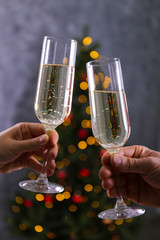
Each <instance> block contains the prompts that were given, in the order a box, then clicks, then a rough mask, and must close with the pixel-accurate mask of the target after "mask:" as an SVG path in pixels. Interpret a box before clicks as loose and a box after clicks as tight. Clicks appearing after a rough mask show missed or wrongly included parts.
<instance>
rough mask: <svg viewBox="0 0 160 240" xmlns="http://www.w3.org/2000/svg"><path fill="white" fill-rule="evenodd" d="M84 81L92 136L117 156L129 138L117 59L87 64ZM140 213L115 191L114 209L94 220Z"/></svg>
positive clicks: (124, 96) (127, 118)
mask: <svg viewBox="0 0 160 240" xmlns="http://www.w3.org/2000/svg"><path fill="white" fill-rule="evenodd" d="M87 77H88V84H89V102H90V107H91V121H92V131H93V134H94V136H95V138H96V140H97V141H98V142H99V144H100V145H101V146H102V147H104V148H105V149H107V150H108V151H109V153H110V154H115V153H118V151H119V149H120V148H121V147H122V146H123V145H124V144H125V142H126V141H127V139H128V138H129V135H130V122H129V116H128V109H127V102H126V95H125V91H124V85H123V77H122V70H121V64H120V59H118V58H106V59H101V60H97V61H91V62H88V63H87ZM116 181H118V179H117V178H116ZM144 212H145V211H144V209H142V208H140V207H138V208H137V207H135V208H134V207H127V206H126V204H125V202H124V201H123V198H122V196H121V195H120V189H119V190H118V198H117V202H116V206H115V208H113V209H109V210H106V211H103V212H101V213H99V215H98V217H99V218H102V219H113V220H114V219H123V218H132V217H136V216H139V215H141V214H143V213H144Z"/></svg>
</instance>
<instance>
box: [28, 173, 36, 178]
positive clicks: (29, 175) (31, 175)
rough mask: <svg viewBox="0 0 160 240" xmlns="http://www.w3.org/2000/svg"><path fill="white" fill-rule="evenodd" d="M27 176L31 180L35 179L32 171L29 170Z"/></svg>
mask: <svg viewBox="0 0 160 240" xmlns="http://www.w3.org/2000/svg"><path fill="white" fill-rule="evenodd" d="M28 177H29V179H31V180H36V178H37V176H36V174H35V173H34V172H29V173H28Z"/></svg>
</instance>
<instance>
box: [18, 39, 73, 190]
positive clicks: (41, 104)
mask: <svg viewBox="0 0 160 240" xmlns="http://www.w3.org/2000/svg"><path fill="white" fill-rule="evenodd" d="M76 49H77V41H75V40H71V39H67V38H57V37H50V36H45V37H44V40H43V45H42V54H41V62H40V70H39V77H38V83H37V91H36V97H35V105H34V106H35V114H36V116H37V117H38V119H39V120H40V122H41V123H42V124H43V125H44V127H45V129H46V132H48V131H49V130H53V129H55V128H56V127H57V126H59V125H60V124H61V123H62V122H63V121H64V120H65V119H66V118H67V117H68V115H69V114H70V111H71V104H72V95H73V83H74V73H75V60H76ZM42 164H43V166H46V164H47V162H43V163H42ZM19 185H20V187H22V188H24V189H26V190H30V191H33V192H42V193H58V192H62V191H63V190H64V188H63V186H61V185H59V184H56V183H50V182H49V181H48V178H47V173H45V174H40V175H39V177H38V178H37V180H25V181H22V182H20V183H19Z"/></svg>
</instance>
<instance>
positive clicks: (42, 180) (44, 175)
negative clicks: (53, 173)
mask: <svg viewBox="0 0 160 240" xmlns="http://www.w3.org/2000/svg"><path fill="white" fill-rule="evenodd" d="M44 126H45V129H46V133H47V135H48V136H50V134H51V131H50V130H49V129H48V125H46V124H45V125H44ZM53 129H55V127H54V128H53ZM46 166H47V161H45V160H44V161H43V162H42V167H46ZM37 183H38V184H48V178H47V172H45V173H41V174H40V175H39V177H38V178H37Z"/></svg>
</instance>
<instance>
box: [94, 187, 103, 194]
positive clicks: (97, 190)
mask: <svg viewBox="0 0 160 240" xmlns="http://www.w3.org/2000/svg"><path fill="white" fill-rule="evenodd" d="M93 191H94V192H95V193H100V192H101V191H102V187H101V186H95V187H94V189H93Z"/></svg>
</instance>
